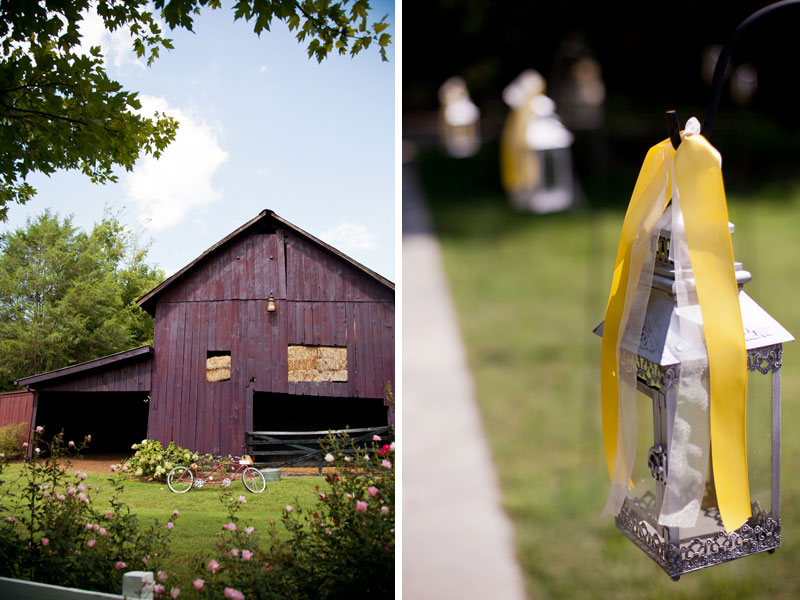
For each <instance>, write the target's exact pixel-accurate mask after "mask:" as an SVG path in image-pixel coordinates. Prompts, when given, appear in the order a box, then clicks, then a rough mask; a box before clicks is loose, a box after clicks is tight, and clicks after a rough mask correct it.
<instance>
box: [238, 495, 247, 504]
mask: <svg viewBox="0 0 800 600" xmlns="http://www.w3.org/2000/svg"><path fill="white" fill-rule="evenodd" d="M246 502H247V498H245V497H244V496H239V504H244V503H246Z"/></svg>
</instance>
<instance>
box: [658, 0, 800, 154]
mask: <svg viewBox="0 0 800 600" xmlns="http://www.w3.org/2000/svg"><path fill="white" fill-rule="evenodd" d="M793 4H800V0H781V1H780V2H775V3H774V4H769V5H767V6H765V7H764V8H761V9H759V10H757V11H756V12H754V13H753V14H752V15H750V16H749V17H747V18H746V19H745V20H744V21H742V22H741V23H740V24H739V26H738V27H737V28H736V29H735V30H734V32H733V34H732V35H731V37H730V38H728V42H727V43H726V44H725V47H724V48H723V49H722V52H720V54H719V57H718V58H717V66H716V68H715V69H714V79H713V80H712V82H711V99H710V101H709V103H708V111H707V112H706V120H705V122H704V123H703V128H702V130H701V133H702V134H703V136H704V137H705V138H706V139H709V138H710V137H711V130H712V129H713V128H714V121H715V119H716V118H717V109H718V108H719V99H720V96H721V95H722V82H723V80H724V79H725V70H726V69H727V68H728V62H729V61H730V58H731V54H733V48H734V46H736V43H737V42H738V41H739V38H740V37H742V34H743V33H744V32H745V31H746V30H747V28H748V27H750V25H752V24H753V23H754V22H756V21H757V20H759V19H760V18H761V17H763V16H764V15H768V14H769V13H771V12H773V11H775V10H777V9H779V8H783V7H784V6H791V5H793ZM667 123H668V126H669V130H670V136H669V137H670V140H671V141H672V145H673V147H674V148H675V149H676V150H677V149H678V146H679V145H680V143H681V138H680V128H679V127H678V117H677V115H676V114H675V111H674V110H671V111H667Z"/></svg>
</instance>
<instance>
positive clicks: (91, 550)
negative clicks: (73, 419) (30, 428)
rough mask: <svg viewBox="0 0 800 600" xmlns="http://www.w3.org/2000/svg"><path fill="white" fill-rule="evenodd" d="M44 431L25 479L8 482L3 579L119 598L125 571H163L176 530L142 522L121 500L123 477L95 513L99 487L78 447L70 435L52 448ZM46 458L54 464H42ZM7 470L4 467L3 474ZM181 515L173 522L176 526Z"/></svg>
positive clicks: (2, 490)
mask: <svg viewBox="0 0 800 600" xmlns="http://www.w3.org/2000/svg"><path fill="white" fill-rule="evenodd" d="M42 433H43V431H42V429H41V428H37V431H36V432H35V434H34V438H33V443H32V445H33V452H31V457H30V458H28V459H26V460H25V461H24V463H23V465H22V470H21V472H20V474H19V477H18V479H17V480H15V481H13V482H5V481H0V515H3V520H2V523H0V575H2V576H4V577H13V578H16V579H27V580H31V581H39V582H42V583H52V584H57V585H63V586H67V587H76V588H81V589H86V590H97V591H106V592H113V593H119V591H120V585H121V581H122V572H123V570H126V569H130V570H135V569H141V570H155V569H158V568H159V566H160V564H161V563H162V561H163V559H164V558H165V557H166V556H167V555H168V554H169V531H170V530H169V529H167V528H166V527H165V526H164V525H163V524H159V523H158V522H157V521H156V522H154V523H153V524H152V525H150V526H144V525H143V524H141V523H140V522H139V520H138V518H137V517H136V515H135V514H131V512H130V508H129V507H128V506H127V505H126V504H125V503H123V502H121V501H120V500H119V497H120V494H121V493H122V491H123V486H122V478H121V477H120V476H119V475H115V476H112V477H111V478H110V479H109V482H110V484H111V485H113V486H114V489H115V493H114V494H113V495H112V498H111V500H110V501H109V503H108V505H107V506H104V507H102V508H101V507H95V506H94V504H93V500H92V494H93V493H94V492H96V491H97V488H92V487H91V486H88V485H87V484H86V479H87V476H86V473H82V472H80V471H76V470H73V469H72V468H71V459H72V457H77V456H79V454H78V453H79V451H80V450H82V449H83V448H85V447H86V445H87V444H88V442H89V441H90V438H88V437H87V439H86V440H84V442H83V443H81V444H79V445H77V447H76V444H74V443H73V442H71V441H70V442H68V443H66V444H65V443H64V440H63V435H62V434H58V435H56V436H55V437H54V438H53V439H52V441H51V442H49V443H48V442H45V440H44V439H43V437H42ZM42 457H46V458H42ZM4 466H5V462H4V461H0V473H2V468H3V467H4ZM176 518H177V513H176V512H175V513H173V515H172V518H171V519H170V521H169V523H174V521H175V519H176Z"/></svg>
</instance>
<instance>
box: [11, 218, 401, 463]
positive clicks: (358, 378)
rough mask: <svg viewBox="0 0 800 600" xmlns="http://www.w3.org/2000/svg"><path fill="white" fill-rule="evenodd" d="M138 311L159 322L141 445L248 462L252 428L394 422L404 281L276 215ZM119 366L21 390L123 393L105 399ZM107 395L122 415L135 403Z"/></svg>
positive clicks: (55, 376) (43, 380)
mask: <svg viewBox="0 0 800 600" xmlns="http://www.w3.org/2000/svg"><path fill="white" fill-rule="evenodd" d="M138 303H139V305H140V306H141V307H142V308H143V309H144V310H146V311H147V312H148V313H150V314H151V315H152V316H153V317H154V319H155V331H154V342H153V348H152V352H150V353H149V358H148V359H147V361H146V367H145V366H144V364H145V363H144V362H142V363H141V364H140V365H139V366H140V367H141V368H144V369H146V370H147V376H146V383H147V389H146V390H144V389H143V388H142V386H139V387H140V388H142V389H137V390H134V391H135V392H136V393H144V392H146V396H145V397H144V398H139V401H140V402H141V401H143V399H146V400H147V402H146V404H147V420H146V423H147V424H146V429H147V434H146V436H145V435H142V436H140V438H139V439H141V438H142V437H149V438H152V439H157V440H159V441H161V442H162V443H163V444H167V443H169V442H170V441H175V442H176V443H177V444H179V445H181V446H184V447H187V448H191V449H193V450H197V451H200V452H211V453H214V454H226V453H230V454H239V453H241V451H242V448H243V444H244V436H245V432H246V431H252V430H254V429H256V430H272V431H275V430H293V431H298V430H304V431H313V430H328V429H341V428H344V427H372V426H382V425H387V424H393V422H394V410H393V406H391V405H390V403H389V402H388V401H387V399H386V386H387V385H391V386H393V384H394V343H395V339H394V335H395V334H394V284H392V283H391V282H390V281H388V280H386V279H385V278H383V277H381V276H380V275H378V274H377V273H375V272H373V271H371V270H370V269H368V268H366V267H364V266H363V265H361V264H359V263H358V262H356V261H354V260H353V259H351V258H349V257H348V256H346V255H344V254H342V253H341V252H339V251H338V250H336V249H334V248H332V247H331V246H329V245H328V244H326V243H324V242H322V241H321V240H319V239H317V238H315V237H314V236H312V235H310V234H308V233H306V232H305V231H303V230H302V229H300V228H298V227H296V226H295V225H293V224H291V223H289V222H288V221H286V220H285V219H283V218H281V217H279V216H278V215H276V214H274V213H273V212H271V211H268V210H267V211H262V212H261V213H260V214H259V215H258V216H257V217H255V218H254V219H252V220H251V221H249V222H248V223H245V224H244V225H243V226H242V227H240V228H238V229H237V230H236V231H234V232H233V233H231V234H230V235H229V236H227V237H226V238H224V239H223V240H221V241H220V242H218V243H217V244H215V245H214V246H212V247H211V248H209V249H208V250H207V251H206V252H204V253H203V254H202V255H200V256H199V257H197V258H196V259H195V260H194V261H192V262H191V263H190V264H188V265H186V266H185V267H184V268H183V269H181V270H180V271H178V272H177V273H175V274H174V275H173V276H172V277H170V278H169V279H167V280H166V281H164V282H163V283H162V284H161V285H159V286H157V287H156V288H154V289H153V290H152V291H150V292H149V293H148V294H146V295H145V296H143V297H142V298H141V299H140V300H139V302H138ZM129 352H136V350H133V351H129ZM123 354H124V353H123ZM137 356H138V355H137ZM109 358H111V357H105V358H103V359H98V361H99V362H98V361H92V363H98V364H96V365H95V366H94V367H91V368H88V367H87V368H86V369H84V371H85V372H84V371H80V373H83V375H80V376H78V373H69V374H64V373H60V372H61V371H64V370H63V369H62V370H60V371H54V372H52V373H45V374H42V375H38V376H33V377H28V378H25V379H22V380H20V381H19V382H18V383H19V384H20V385H26V386H27V387H28V389H29V390H31V391H35V392H36V393H37V394H39V396H37V398H38V400H37V401H35V404H37V403H38V404H41V401H42V400H44V399H48V398H56V397H59V398H62V397H61V396H58V394H63V393H72V394H76V393H80V394H81V396H80V397H81V399H82V400H79V399H78V398H77V397H75V398H74V401H75V402H85V401H86V398H88V397H91V395H92V394H94V393H104V394H108V393H113V394H119V393H122V392H123V390H117V389H113V390H112V389H110V388H103V389H101V387H102V386H101V385H100V383H99V381H100V380H98V379H97V377H100V379H101V380H102V379H103V378H105V380H108V379H109V378H112V377H120V378H122V379H124V378H125V377H124V376H123V375H119V376H118V375H114V374H113V373H116V372H117V370H118V369H129V368H130V364H128V363H127V362H126V361H125V360H122V361H120V362H117V361H114V360H111V361H110V362H105V363H104V362H102V361H106V359H109ZM128 358H131V357H128ZM87 364H88V363H87ZM73 368H74V367H69V368H68V369H73ZM59 373H60V374H59ZM141 381H142V384H143V382H144V381H145V380H144V379H142V380H141ZM137 397H138V396H137ZM109 398H110V397H107V398H105V399H104V400H103V401H104V402H105V403H106V404H108V406H111V407H116V408H115V410H124V409H123V407H133V406H134V404H135V403H131V404H126V403H116V404H115V403H113V402H111V401H110V399H109ZM52 414H55V413H52ZM113 417H115V418H124V413H120V412H115V413H114V414H113ZM34 419H35V420H36V423H37V424H38V423H39V419H38V417H37V416H36V415H34Z"/></svg>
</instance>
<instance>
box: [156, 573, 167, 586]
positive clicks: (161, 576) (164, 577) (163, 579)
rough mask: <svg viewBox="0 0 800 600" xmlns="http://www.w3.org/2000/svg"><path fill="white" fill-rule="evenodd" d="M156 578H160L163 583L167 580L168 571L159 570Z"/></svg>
mask: <svg viewBox="0 0 800 600" xmlns="http://www.w3.org/2000/svg"><path fill="white" fill-rule="evenodd" d="M156 578H158V580H159V581H160V582H161V583H164V582H165V581H166V580H167V573H166V571H159V572H158V573H157V574H156Z"/></svg>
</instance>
